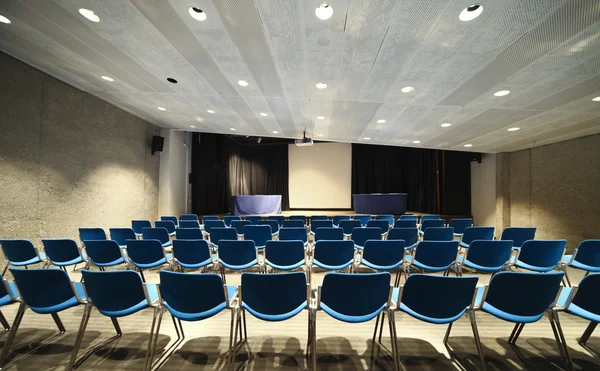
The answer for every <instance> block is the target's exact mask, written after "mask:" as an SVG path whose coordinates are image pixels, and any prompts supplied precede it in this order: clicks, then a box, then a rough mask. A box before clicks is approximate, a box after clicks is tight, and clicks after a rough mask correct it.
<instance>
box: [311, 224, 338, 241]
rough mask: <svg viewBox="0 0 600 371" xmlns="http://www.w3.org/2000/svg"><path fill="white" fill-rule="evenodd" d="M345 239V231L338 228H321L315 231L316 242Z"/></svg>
mask: <svg viewBox="0 0 600 371" xmlns="http://www.w3.org/2000/svg"><path fill="white" fill-rule="evenodd" d="M343 239H344V230H343V229H342V228H336V227H319V228H317V230H316V231H315V242H317V241H321V240H338V241H341V240H343Z"/></svg>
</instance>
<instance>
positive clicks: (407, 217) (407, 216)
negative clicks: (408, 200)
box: [398, 214, 419, 224]
mask: <svg viewBox="0 0 600 371" xmlns="http://www.w3.org/2000/svg"><path fill="white" fill-rule="evenodd" d="M398 220H414V221H415V224H416V223H417V221H418V220H419V217H418V216H417V215H412V214H403V215H400V218H398Z"/></svg>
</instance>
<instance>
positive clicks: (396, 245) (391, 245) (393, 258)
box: [361, 240, 404, 287]
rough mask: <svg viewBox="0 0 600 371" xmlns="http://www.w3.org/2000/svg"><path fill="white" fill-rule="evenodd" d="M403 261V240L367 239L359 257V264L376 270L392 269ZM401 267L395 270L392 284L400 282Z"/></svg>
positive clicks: (396, 284)
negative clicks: (394, 278)
mask: <svg viewBox="0 0 600 371" xmlns="http://www.w3.org/2000/svg"><path fill="white" fill-rule="evenodd" d="M403 263H404V241H402V240H368V241H367V242H365V250H364V253H363V256H362V258H361V264H363V265H365V266H367V267H369V268H371V269H374V270H376V271H378V272H382V271H393V270H394V269H398V267H401V266H402V264H403ZM401 272H402V271H401V269H398V270H397V272H396V280H395V283H394V286H396V287H397V286H398V285H399V284H400V276H401Z"/></svg>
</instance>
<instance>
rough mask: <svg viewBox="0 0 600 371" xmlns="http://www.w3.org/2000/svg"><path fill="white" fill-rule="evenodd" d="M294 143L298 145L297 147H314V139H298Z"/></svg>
mask: <svg viewBox="0 0 600 371" xmlns="http://www.w3.org/2000/svg"><path fill="white" fill-rule="evenodd" d="M294 143H296V145H297V146H298V147H310V146H312V145H313V140H312V139H310V138H306V137H304V138H302V139H296V140H295V141H294Z"/></svg>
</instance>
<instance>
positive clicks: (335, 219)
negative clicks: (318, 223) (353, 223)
mask: <svg viewBox="0 0 600 371" xmlns="http://www.w3.org/2000/svg"><path fill="white" fill-rule="evenodd" d="M350 219H351V218H350V215H335V216H334V217H333V219H332V220H331V222H332V223H333V226H334V227H339V225H340V222H341V221H342V220H350Z"/></svg>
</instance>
